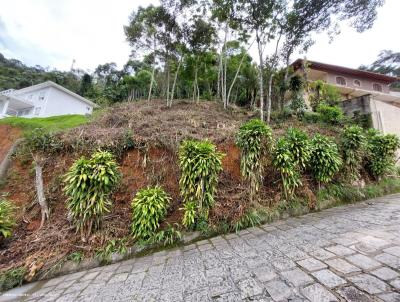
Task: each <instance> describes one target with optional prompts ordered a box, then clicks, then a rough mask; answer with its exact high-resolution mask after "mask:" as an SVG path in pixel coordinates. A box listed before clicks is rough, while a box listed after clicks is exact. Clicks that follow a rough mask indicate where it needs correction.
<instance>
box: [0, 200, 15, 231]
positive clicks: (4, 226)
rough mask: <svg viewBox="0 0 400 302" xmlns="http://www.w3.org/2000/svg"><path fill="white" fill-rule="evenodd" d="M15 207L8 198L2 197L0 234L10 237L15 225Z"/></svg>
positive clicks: (0, 201)
mask: <svg viewBox="0 0 400 302" xmlns="http://www.w3.org/2000/svg"><path fill="white" fill-rule="evenodd" d="M14 214H15V207H14V205H13V204H12V203H11V202H9V201H8V200H6V199H0V235H1V236H2V237H4V238H8V237H10V236H11V234H12V229H13V227H14V226H15V218H14ZM1 236H0V238H1Z"/></svg>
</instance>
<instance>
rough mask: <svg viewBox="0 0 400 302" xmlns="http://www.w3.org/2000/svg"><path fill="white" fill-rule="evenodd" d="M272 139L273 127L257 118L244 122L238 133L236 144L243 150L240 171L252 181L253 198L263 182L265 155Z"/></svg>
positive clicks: (251, 193) (251, 191)
mask: <svg viewBox="0 0 400 302" xmlns="http://www.w3.org/2000/svg"><path fill="white" fill-rule="evenodd" d="M271 140H272V135H271V128H270V127H268V126H267V125H266V124H265V123H264V122H263V121H261V120H257V119H254V120H250V121H248V122H246V123H244V124H243V125H242V126H241V127H240V129H239V132H238V134H237V135H236V144H237V146H238V147H239V148H240V151H241V161H240V171H241V173H242V176H243V178H244V179H246V180H247V181H249V182H250V196H251V198H252V199H253V197H254V196H255V195H256V194H257V192H258V191H259V188H260V184H261V182H262V178H263V172H264V164H265V156H266V154H267V151H268V149H270V146H269V143H270V142H271Z"/></svg>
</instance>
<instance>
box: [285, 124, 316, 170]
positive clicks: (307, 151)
mask: <svg viewBox="0 0 400 302" xmlns="http://www.w3.org/2000/svg"><path fill="white" fill-rule="evenodd" d="M285 139H286V141H287V145H288V148H289V152H290V153H291V154H292V157H293V161H294V164H295V165H297V166H298V167H299V169H300V170H303V169H305V168H306V165H307V163H308V161H309V160H310V156H311V145H310V141H309V139H308V136H307V134H306V133H304V132H303V131H301V130H299V129H296V128H289V129H288V130H287V132H286V135H285Z"/></svg>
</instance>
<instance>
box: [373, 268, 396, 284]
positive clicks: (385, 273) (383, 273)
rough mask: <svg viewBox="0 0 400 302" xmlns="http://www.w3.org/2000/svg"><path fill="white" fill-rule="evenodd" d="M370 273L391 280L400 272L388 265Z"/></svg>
mask: <svg viewBox="0 0 400 302" xmlns="http://www.w3.org/2000/svg"><path fill="white" fill-rule="evenodd" d="M370 274H372V275H374V276H376V277H378V278H379V279H382V280H384V281H387V280H391V279H394V278H396V277H398V276H399V274H398V273H397V272H395V271H394V270H391V269H390V268H388V267H381V268H378V269H376V270H374V271H371V272H370Z"/></svg>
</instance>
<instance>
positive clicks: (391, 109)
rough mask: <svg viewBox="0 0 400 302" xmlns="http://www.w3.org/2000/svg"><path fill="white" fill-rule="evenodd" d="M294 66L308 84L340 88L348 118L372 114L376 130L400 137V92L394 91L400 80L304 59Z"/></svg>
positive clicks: (297, 61)
mask: <svg viewBox="0 0 400 302" xmlns="http://www.w3.org/2000/svg"><path fill="white" fill-rule="evenodd" d="M292 66H293V68H294V70H295V71H296V72H302V73H304V72H306V78H307V80H308V81H316V80H322V81H325V82H326V83H328V84H331V85H333V86H335V87H336V88H338V90H339V92H340V93H341V95H342V103H341V105H342V107H343V109H344V111H345V113H346V114H348V115H353V114H355V112H357V113H361V114H371V117H372V123H373V127H374V128H376V129H378V130H381V131H382V132H384V133H393V134H397V135H399V136H400V92H399V91H396V90H394V89H391V87H390V85H391V84H393V83H395V82H399V81H400V78H397V77H392V76H387V75H383V74H379V73H374V72H369V71H364V70H358V69H352V68H347V67H342V66H337V65H331V64H325V63H319V62H314V61H308V60H307V61H306V60H302V59H298V60H296V61H295V62H294V63H293V64H292ZM304 66H306V68H304ZM305 70H306V71H305Z"/></svg>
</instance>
